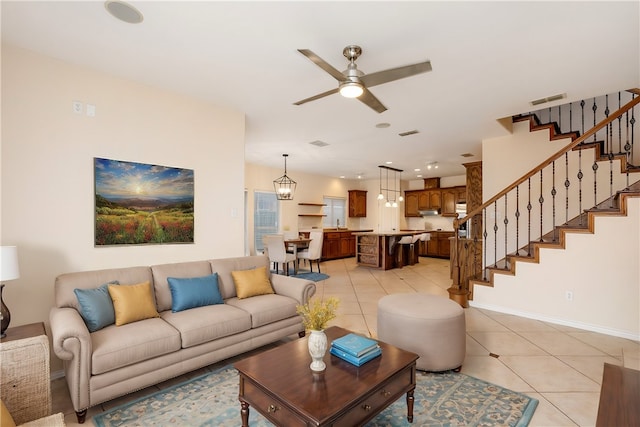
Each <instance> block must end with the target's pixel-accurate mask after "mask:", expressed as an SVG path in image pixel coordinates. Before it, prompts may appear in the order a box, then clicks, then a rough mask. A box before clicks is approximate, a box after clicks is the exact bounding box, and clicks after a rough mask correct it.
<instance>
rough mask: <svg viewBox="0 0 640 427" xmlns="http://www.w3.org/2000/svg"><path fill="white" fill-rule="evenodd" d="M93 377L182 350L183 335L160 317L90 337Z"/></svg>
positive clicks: (110, 327) (107, 330) (97, 332)
mask: <svg viewBox="0 0 640 427" xmlns="http://www.w3.org/2000/svg"><path fill="white" fill-rule="evenodd" d="M91 345H92V347H93V354H92V355H91V374H92V375H98V374H102V373H105V372H109V371H112V370H114V369H118V368H122V367H124V366H128V365H133V364H136V363H138V362H142V361H144V360H148V359H152V358H154V357H158V356H162V355H163V354H168V353H172V352H174V351H178V350H180V333H179V332H178V331H177V330H176V329H175V328H173V327H172V326H171V325H169V324H168V323H167V322H165V321H164V320H162V319H160V318H152V319H145V320H141V321H139V322H133V323H129V324H126V325H123V326H115V325H112V326H107V327H106V328H104V329H101V330H99V331H96V332H94V333H93V334H91Z"/></svg>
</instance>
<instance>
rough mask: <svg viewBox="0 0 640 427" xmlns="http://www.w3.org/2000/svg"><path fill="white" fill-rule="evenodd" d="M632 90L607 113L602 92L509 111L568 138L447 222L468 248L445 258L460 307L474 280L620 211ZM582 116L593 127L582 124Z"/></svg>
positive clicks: (637, 148) (639, 179)
mask: <svg viewBox="0 0 640 427" xmlns="http://www.w3.org/2000/svg"><path fill="white" fill-rule="evenodd" d="M639 94H640V90H638V89H633V90H630V91H625V92H620V93H619V94H617V98H618V108H617V109H616V111H614V112H613V113H612V114H609V113H610V108H609V103H610V96H609V95H607V96H604V97H600V98H598V99H597V100H596V99H595V98H594V99H593V105H592V106H591V105H588V103H587V102H585V101H581V102H579V103H574V104H569V105H566V106H560V107H554V108H557V111H552V109H548V110H540V111H537V112H535V113H529V114H525V115H519V116H515V117H513V122H514V123H516V122H528V123H529V130H530V131H531V132H537V131H544V130H547V131H548V133H549V141H557V140H562V139H566V140H568V141H570V143H568V144H567V145H566V146H565V147H563V148H562V149H561V150H559V151H557V152H556V153H555V154H553V155H552V156H550V157H549V158H547V159H546V160H544V161H543V162H542V163H541V164H539V165H538V166H537V167H535V168H533V169H532V170H531V171H529V172H528V173H526V174H524V175H523V176H522V177H521V178H519V179H518V180H516V181H515V182H513V183H512V184H511V185H509V186H507V187H506V188H505V189H504V190H502V191H500V192H499V193H498V194H496V195H495V196H494V197H492V198H490V199H488V200H487V201H486V202H484V203H483V204H482V205H481V206H479V207H476V208H475V209H472V210H470V211H469V213H468V214H467V216H466V217H464V218H461V219H459V220H458V219H457V220H456V221H454V228H455V229H456V231H457V229H458V228H459V227H460V226H461V225H462V224H466V228H467V230H471V231H470V235H469V236H468V238H467V240H466V241H465V242H466V243H465V244H467V245H469V246H471V247H474V248H476V250H470V251H468V258H467V259H460V258H461V257H456V259H455V261H452V263H454V265H452V271H455V272H457V274H453V277H454V283H453V285H452V287H451V288H450V289H449V293H450V295H451V297H452V299H454V300H457V301H458V302H460V303H461V304H462V305H463V306H466V302H467V300H473V296H474V286H475V285H481V286H494V282H495V277H496V275H511V276H513V275H515V274H516V265H517V264H518V263H540V249H542V248H554V249H564V248H565V247H566V242H567V236H568V235H569V234H571V233H594V232H595V224H596V218H597V217H602V216H607V217H610V216H626V215H627V208H628V200H629V199H630V198H637V197H640V167H639V165H640V141H634V140H635V139H638V138H637V137H636V136H635V134H636V133H637V129H636V128H635V111H634V107H635V106H636V105H637V104H638V103H639V102H640V97H639V96H638V95H639ZM611 98H613V102H612V104H615V95H613V96H611ZM625 98H630V100H628V101H627V100H626V99H625ZM623 99H625V104H624V105H622V102H623ZM589 104H590V102H589ZM598 104H600V105H598ZM602 104H605V105H606V109H604V111H602V110H603V108H602V107H603V105H602ZM599 109H600V111H598V110H599ZM636 109H637V108H636ZM585 111H587V112H588V111H592V112H593V117H587V115H586V114H585ZM542 115H547V117H546V120H545V119H544V118H541V116H542ZM567 122H568V123H567ZM586 122H592V123H593V126H592V127H591V128H589V129H587V130H586V131H585V125H586ZM586 126H589V125H586ZM575 129H580V131H577V130H575ZM472 227H473V228H472ZM455 235H456V242H455V244H456V247H458V244H459V243H460V242H458V237H457V236H458V233H457V232H456V233H455ZM636 262H637V260H636ZM463 264H464V265H463ZM461 272H463V273H462V274H461Z"/></svg>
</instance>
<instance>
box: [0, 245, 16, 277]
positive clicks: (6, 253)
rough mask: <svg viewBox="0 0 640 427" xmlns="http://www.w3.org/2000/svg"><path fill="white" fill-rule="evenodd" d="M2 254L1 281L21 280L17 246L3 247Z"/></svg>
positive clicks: (0, 255)
mask: <svg viewBox="0 0 640 427" xmlns="http://www.w3.org/2000/svg"><path fill="white" fill-rule="evenodd" d="M1 248H2V252H0V261H1V262H2V268H0V281H2V282H4V281H7V280H15V279H18V278H20V266H19V265H18V248H17V247H16V246H2V247H1Z"/></svg>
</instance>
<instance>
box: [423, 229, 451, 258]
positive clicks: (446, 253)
mask: <svg viewBox="0 0 640 427" xmlns="http://www.w3.org/2000/svg"><path fill="white" fill-rule="evenodd" d="M429 235H430V236H429V240H427V241H426V242H422V245H421V246H420V250H419V254H420V255H421V256H429V257H434V258H449V257H450V256H451V253H450V252H451V240H449V238H450V237H453V235H454V232H453V231H429Z"/></svg>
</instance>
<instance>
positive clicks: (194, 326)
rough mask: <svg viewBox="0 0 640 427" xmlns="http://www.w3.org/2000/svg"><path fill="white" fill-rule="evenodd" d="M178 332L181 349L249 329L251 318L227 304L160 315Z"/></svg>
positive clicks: (244, 312)
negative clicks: (180, 339)
mask: <svg viewBox="0 0 640 427" xmlns="http://www.w3.org/2000/svg"><path fill="white" fill-rule="evenodd" d="M160 316H161V317H162V319H164V320H165V321H166V322H167V323H168V324H170V325H171V326H173V327H174V328H175V329H177V330H178V331H179V332H180V336H181V338H182V347H183V348H187V347H192V346H195V345H198V344H202V343H205V342H208V341H213V340H216V339H218V338H223V337H226V336H229V335H233V334H237V333H240V332H243V331H246V330H248V329H251V316H250V315H249V313H247V312H246V311H243V310H240V309H238V308H236V307H233V306H230V305H227V304H216V305H208V306H204V307H198V308H192V309H190V310H184V311H180V312H177V313H174V312H172V311H169V310H167V311H164V312H162V313H161V314H160Z"/></svg>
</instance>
